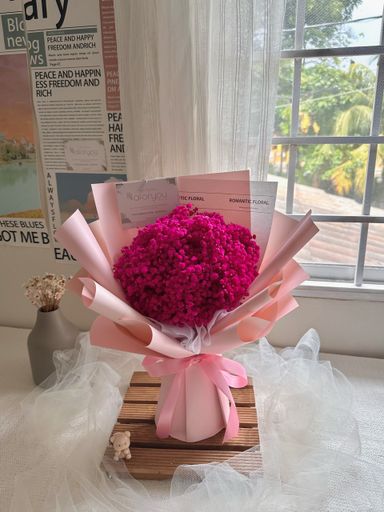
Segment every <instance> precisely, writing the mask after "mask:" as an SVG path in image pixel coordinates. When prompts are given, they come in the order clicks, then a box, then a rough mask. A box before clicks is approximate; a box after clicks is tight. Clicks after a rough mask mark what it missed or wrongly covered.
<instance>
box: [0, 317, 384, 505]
mask: <svg viewBox="0 0 384 512" xmlns="http://www.w3.org/2000/svg"><path fill="white" fill-rule="evenodd" d="M28 332H29V331H28V330H25V329H14V328H9V327H0V408H3V407H5V406H6V404H7V403H8V402H9V401H11V400H13V399H14V398H15V397H16V398H17V397H20V398H21V397H23V396H25V394H26V393H28V392H29V391H31V390H32V389H33V387H34V385H33V381H32V376H31V371H30V367H29V360H28V353H27V345H26V339H27V335H28ZM321 359H322V360H329V361H330V362H331V364H332V366H333V367H334V368H337V369H338V370H340V371H341V372H342V373H343V374H344V375H345V376H346V377H347V378H348V379H349V381H350V382H351V384H352V386H353V389H354V396H355V400H354V404H353V412H354V416H355V418H356V419H357V421H358V426H359V431H360V437H361V454H362V459H364V460H366V461H368V462H372V463H378V464H381V465H383V466H384V359H373V358H363V357H354V356H345V355H332V354H322V355H321ZM0 413H1V409H0ZM0 471H7V468H6V466H4V465H2V466H1V469H0ZM383 486H384V482H383ZM351 492H353V489H351ZM348 510H350V509H348ZM366 510H367V512H368V510H373V509H371V508H367V509H366ZM375 510H376V509H375ZM382 510H384V502H383V508H382ZM1 512H3V511H1ZM4 512H6V511H4ZM343 512H344V511H343ZM357 512H360V511H357ZM361 512H365V511H363V510H361ZM377 512H379V510H378V511H377Z"/></svg>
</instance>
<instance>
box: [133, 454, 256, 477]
mask: <svg viewBox="0 0 384 512" xmlns="http://www.w3.org/2000/svg"><path fill="white" fill-rule="evenodd" d="M240 453H242V452H238V451H232V452H230V455H231V457H233V456H235V455H239V454H240ZM131 454H132V458H131V459H130V460H128V461H126V462H125V464H126V467H127V469H128V471H129V472H130V474H131V475H132V476H133V477H135V478H140V479H144V480H161V479H166V478H170V477H172V476H173V473H174V472H175V470H176V468H177V467H178V466H180V465H182V464H209V463H211V462H225V461H227V460H228V455H229V452H225V451H219V450H195V451H191V450H173V449H167V450H162V449H157V448H132V450H131ZM231 465H232V466H233V467H234V468H235V469H237V470H238V471H242V472H250V471H256V470H258V469H259V468H260V466H261V457H260V455H259V454H253V457H252V458H250V457H245V460H244V461H243V462H241V461H238V462H237V461H236V460H234V461H231Z"/></svg>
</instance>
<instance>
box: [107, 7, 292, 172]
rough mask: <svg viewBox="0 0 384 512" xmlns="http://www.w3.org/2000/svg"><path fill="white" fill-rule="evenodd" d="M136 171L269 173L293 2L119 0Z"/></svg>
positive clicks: (131, 160) (128, 131)
mask: <svg viewBox="0 0 384 512" xmlns="http://www.w3.org/2000/svg"><path fill="white" fill-rule="evenodd" d="M115 5H116V10H117V40H118V50H119V71H120V87H121V96H122V113H123V123H124V130H125V145H126V155H127V169H128V175H129V177H130V178H131V179H135V178H143V177H156V176H174V175H178V174H188V173H197V172H203V171H206V172H208V171H218V170H230V169H244V168H247V167H249V168H251V169H252V170H253V172H254V176H255V177H256V178H259V179H262V178H264V177H265V176H266V172H267V162H268V153H269V146H270V139H271V132H272V124H273V118H274V106H275V94H276V88H277V75H278V61H279V52H280V36H281V27H282V18H283V13H284V0H144V1H138V0H115Z"/></svg>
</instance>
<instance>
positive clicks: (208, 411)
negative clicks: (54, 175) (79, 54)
mask: <svg viewBox="0 0 384 512" xmlns="http://www.w3.org/2000/svg"><path fill="white" fill-rule="evenodd" d="M92 188H93V194H94V198H95V203H96V208H97V212H98V216H99V220H98V221H96V222H95V223H93V224H91V225H88V224H87V223H86V221H85V219H84V218H83V216H82V214H81V213H80V212H79V211H76V212H75V213H74V214H73V215H72V216H71V217H70V218H69V219H68V220H67V221H66V222H65V223H64V224H63V225H62V226H61V227H60V228H59V229H58V230H57V231H56V234H55V237H56V239H57V240H58V241H59V242H60V243H61V244H62V245H63V246H64V247H65V248H66V249H67V250H68V251H70V253H71V254H72V255H73V256H74V257H75V258H76V259H77V260H78V261H79V262H80V264H81V265H82V267H83V268H82V270H81V271H80V272H79V273H78V274H77V275H76V276H75V278H74V279H73V280H72V282H71V284H70V288H71V289H72V290H73V291H74V292H75V293H78V294H79V295H81V297H82V300H83V303H84V305H85V306H86V307H88V308H89V309H91V310H93V311H95V312H96V313H98V314H99V315H100V316H99V317H98V318H97V319H96V321H95V322H94V324H93V325H92V328H91V332H90V334H91V341H92V343H93V344H95V345H99V346H104V347H108V348H114V349H117V350H123V351H128V352H134V353H138V354H143V355H145V356H147V357H146V358H145V360H144V365H145V367H146V368H147V369H148V371H149V372H150V373H151V374H153V375H155V374H158V375H159V376H161V377H162V387H161V394H160V399H159V404H158V410H157V415H156V422H157V428H158V435H159V436H160V437H164V436H168V435H171V436H173V437H176V438H178V439H182V440H184V441H191V442H193V441H198V440H200V439H204V438H206V437H209V436H211V435H214V434H215V433H217V432H218V431H220V430H221V429H222V428H224V427H226V439H229V438H230V437H234V436H235V435H236V433H237V431H238V420H236V417H237V413H236V407H235V405H234V402H233V398H232V395H231V392H230V387H241V385H246V378H245V376H244V375H243V373H242V371H241V369H240V368H236V371H235V369H234V368H233V367H232V366H231V364H230V362H229V360H227V359H225V358H223V357H221V355H220V354H222V353H223V352H226V351H229V350H232V349H234V348H236V347H238V346H241V345H243V344H244V343H249V342H252V341H256V340H258V339H259V338H261V337H263V336H265V335H267V334H268V333H269V332H270V331H271V329H272V327H273V326H274V324H275V323H276V322H277V321H278V320H279V319H280V318H282V317H283V316H284V315H286V314H287V313H289V312H290V311H292V310H293V309H294V308H296V307H297V303H296V301H295V299H294V298H293V297H292V295H291V293H292V291H293V290H294V288H296V287H297V286H298V285H299V284H300V283H301V282H303V281H304V280H305V279H307V277H308V276H307V274H306V273H305V272H304V270H303V269H302V268H301V267H300V265H298V264H297V263H296V262H295V261H294V260H293V259H292V257H293V256H294V255H295V254H297V253H298V252H299V251H300V249H301V248H302V247H303V246H304V245H305V244H306V243H307V242H308V241H309V240H310V239H311V238H312V237H313V236H314V235H315V234H316V232H317V231H318V229H317V227H316V226H315V225H314V223H313V222H312V219H311V216H310V213H311V212H308V213H307V215H305V216H304V217H303V218H302V219H301V220H300V221H296V220H294V219H291V218H289V217H287V216H285V215H283V214H281V213H278V212H275V214H274V218H273V223H272V229H271V233H270V237H269V241H268V245H267V247H266V251H265V254H264V257H263V260H262V262H261V264H260V266H259V275H258V277H257V278H256V279H255V281H254V282H253V283H252V285H251V287H250V290H249V295H248V297H247V299H246V300H245V301H244V302H243V303H242V304H241V305H240V306H239V307H237V308H236V309H234V310H233V311H231V312H229V313H227V314H225V315H224V316H221V317H219V319H218V321H216V322H215V323H214V325H213V326H212V328H211V330H210V336H209V337H208V339H207V341H206V342H205V343H203V344H202V348H201V354H200V355H194V354H191V352H190V351H189V350H187V349H186V348H185V346H183V345H182V344H180V342H179V340H178V339H176V338H175V337H172V336H170V335H167V334H166V333H165V332H163V331H162V329H161V326H159V324H158V323H157V322H154V321H152V320H151V319H148V318H146V317H144V316H143V315H141V314H140V313H138V312H137V311H135V310H134V309H133V308H132V307H131V306H129V304H127V302H126V301H125V299H124V293H123V291H122V289H121V288H120V285H119V283H118V282H117V281H116V280H115V279H114V277H113V271H112V267H113V263H114V261H115V260H116V258H117V257H118V256H119V254H120V250H121V248H122V247H123V246H125V245H129V244H130V243H131V241H132V239H133V238H134V236H135V234H136V232H137V231H136V230H124V229H123V228H122V225H121V221H120V215H119V210H118V207H117V199H116V194H115V189H114V185H113V184H112V183H106V184H98V185H93V187H92ZM231 368H232V370H233V371H235V375H234V374H233V373H232V371H231ZM159 372H160V373H159ZM236 372H237V373H236ZM244 378H245V380H244ZM201 418H204V421H202V420H201Z"/></svg>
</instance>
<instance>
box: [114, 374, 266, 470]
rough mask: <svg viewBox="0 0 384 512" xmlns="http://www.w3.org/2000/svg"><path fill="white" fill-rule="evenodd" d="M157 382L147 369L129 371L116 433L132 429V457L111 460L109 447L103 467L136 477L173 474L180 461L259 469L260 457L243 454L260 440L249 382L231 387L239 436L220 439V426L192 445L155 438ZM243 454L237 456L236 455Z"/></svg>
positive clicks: (158, 382)
mask: <svg viewBox="0 0 384 512" xmlns="http://www.w3.org/2000/svg"><path fill="white" fill-rule="evenodd" d="M159 391H160V381H159V379H155V378H153V377H150V376H149V375H148V374H147V373H145V372H139V373H135V374H134V375H133V379H132V383H131V387H130V388H129V389H128V391H127V393H126V396H125V397H124V400H125V403H124V404H123V406H122V408H121V411H120V414H119V418H118V423H117V424H116V425H115V427H114V430H113V431H114V432H123V431H125V430H129V431H130V433H131V453H132V459H131V460H129V461H120V462H113V460H112V458H113V450H112V448H111V447H108V448H107V451H106V457H107V458H106V460H105V461H104V465H105V467H109V466H110V465H111V464H112V465H114V467H113V471H117V472H118V473H119V474H120V475H121V477H122V478H124V477H125V476H126V475H127V473H129V474H130V475H132V476H133V477H135V478H140V479H151V480H153V479H156V480H160V479H166V478H171V477H172V476H173V474H174V472H175V470H176V468H177V467H178V466H179V465H181V464H192V465H193V464H205V463H211V462H218V463H220V462H224V461H225V462H227V463H228V464H230V465H231V466H233V467H234V468H235V469H237V470H238V471H240V472H242V473H245V474H246V473H248V472H250V471H261V468H262V463H261V455H260V453H258V452H257V453H255V452H254V451H251V452H248V451H247V452H245V450H248V449H249V448H251V447H253V446H255V445H257V444H259V433H258V428H257V417H256V409H255V400H254V393H253V387H252V385H251V382H250V384H249V386H247V387H246V388H242V389H239V390H238V389H234V390H232V391H233V395H234V398H235V402H236V404H237V406H238V409H237V410H238V414H239V419H240V430H239V434H238V436H237V437H236V438H235V439H231V440H230V441H226V442H225V443H223V438H224V430H222V431H221V432H219V433H218V434H216V435H215V436H212V437H211V438H209V439H204V440H201V441H199V442H196V443H184V442H183V441H179V440H177V439H172V438H168V439H159V438H158V437H157V436H156V426H155V424H154V416H155V411H156V404H157V398H158V395H159ZM240 453H242V456H241V457H240V458H238V457H235V456H236V455H238V454H240Z"/></svg>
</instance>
